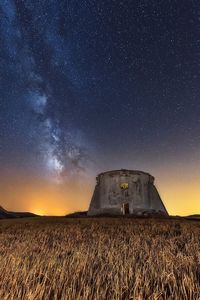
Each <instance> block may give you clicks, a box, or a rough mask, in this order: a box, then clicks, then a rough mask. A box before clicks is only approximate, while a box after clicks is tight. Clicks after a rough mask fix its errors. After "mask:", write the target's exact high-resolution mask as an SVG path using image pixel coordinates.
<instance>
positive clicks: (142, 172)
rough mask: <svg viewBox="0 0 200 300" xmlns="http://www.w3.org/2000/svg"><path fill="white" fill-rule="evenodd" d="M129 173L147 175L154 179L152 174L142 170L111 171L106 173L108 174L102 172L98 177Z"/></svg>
mask: <svg viewBox="0 0 200 300" xmlns="http://www.w3.org/2000/svg"><path fill="white" fill-rule="evenodd" d="M122 172H124V173H129V174H138V175H140V174H145V175H149V176H151V177H153V176H152V175H151V174H149V173H147V172H144V171H140V170H127V169H120V170H111V171H106V172H102V173H100V174H98V176H101V175H104V174H112V175H114V174H116V175H117V174H120V173H122Z"/></svg>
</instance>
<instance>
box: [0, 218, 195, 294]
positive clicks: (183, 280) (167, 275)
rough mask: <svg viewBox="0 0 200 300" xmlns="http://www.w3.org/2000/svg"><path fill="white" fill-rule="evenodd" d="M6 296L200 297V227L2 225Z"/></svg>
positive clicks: (65, 222)
mask: <svg viewBox="0 0 200 300" xmlns="http://www.w3.org/2000/svg"><path fill="white" fill-rule="evenodd" d="M0 299H1V300H4V299H5V300H18V299H20V300H23V299H29V300H33V299H34V300H35V299H37V300H53V299H55V300H58V299H63V300H71V299H73V300H79V299H83V300H87V299H90V300H94V299H98V300H104V299H120V300H125V299H134V300H137V299H138V300H139V299H140V300H141V299H145V300H146V299H177V300H184V299H200V222H193V221H181V220H180V221H178V220H157V219H156V220H153V219H146V220H145V219H64V218H41V219H40V218H37V219H29V220H28V219H23V220H10V221H8V220H4V221H0Z"/></svg>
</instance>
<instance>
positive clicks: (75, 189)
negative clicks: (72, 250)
mask: <svg viewBox="0 0 200 300" xmlns="http://www.w3.org/2000/svg"><path fill="white" fill-rule="evenodd" d="M121 168H128V169H139V170H143V171H147V172H149V173H151V174H152V175H154V176H155V178H156V181H155V183H156V186H157V188H158V190H159V192H160V194H161V197H162V199H163V202H164V203H165V205H166V207H167V209H168V211H169V213H171V214H182V215H184V214H192V213H200V171H199V170H200V2H199V0H160V1H157V0H151V1H149V0H135V1H131V0H121V1H120V0H110V1H105V0H98V1H97V0H59V1H58V0H57V1H56V0H43V1H41V0H36V1H31V0H1V2H0V204H1V205H2V206H4V207H5V208H7V209H10V210H18V211H19V210H29V211H33V212H36V213H40V214H59V215H62V214H65V213H68V212H72V211H77V210H85V209H87V207H88V204H89V201H90V198H91V194H92V191H93V188H94V185H95V177H96V174H97V173H99V172H102V171H105V170H110V169H121Z"/></svg>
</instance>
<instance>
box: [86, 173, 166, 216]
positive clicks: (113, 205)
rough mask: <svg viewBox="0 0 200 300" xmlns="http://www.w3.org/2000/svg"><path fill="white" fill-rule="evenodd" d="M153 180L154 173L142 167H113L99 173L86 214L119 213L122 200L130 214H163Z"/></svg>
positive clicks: (163, 210)
mask: <svg viewBox="0 0 200 300" xmlns="http://www.w3.org/2000/svg"><path fill="white" fill-rule="evenodd" d="M153 182H154V177H153V176H151V175H150V174H148V173H145V172H142V171H132V170H117V171H110V172H105V173H101V174H99V175H98V176H97V183H96V187H95V190H94V194H93V196H92V199H91V203H90V207H89V210H88V215H98V214H118V215H120V214H122V207H123V205H124V204H126V205H128V208H129V212H130V214H135V213H138V212H143V211H152V212H161V213H163V214H167V211H166V209H165V207H164V204H163V203H162V200H161V198H160V196H159V194H158V192H157V190H156V188H155V186H154V184H153Z"/></svg>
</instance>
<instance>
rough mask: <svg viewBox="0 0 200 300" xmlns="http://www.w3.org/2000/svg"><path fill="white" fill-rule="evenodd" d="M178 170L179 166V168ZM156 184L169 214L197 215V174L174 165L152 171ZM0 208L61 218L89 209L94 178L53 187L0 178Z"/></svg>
mask: <svg viewBox="0 0 200 300" xmlns="http://www.w3.org/2000/svg"><path fill="white" fill-rule="evenodd" d="M179 168H180V167H179ZM151 173H152V174H153V175H154V176H155V185H156V187H157V189H158V191H159V194H160V196H161V199H162V200H163V202H164V204H165V206H166V209H167V211H168V213H169V214H170V215H180V216H184V215H190V214H200V185H199V182H200V175H199V174H197V173H195V172H192V171H191V170H187V171H185V173H183V172H182V171H181V170H179V169H178V168H177V167H176V166H173V168H171V169H169V168H168V171H167V172H166V169H165V168H163V170H158V169H157V170H154V172H151ZM0 184H1V185H0V205H1V206H3V207H4V208H5V209H7V210H10V211H29V212H33V213H35V214H38V215H46V216H48V215H51V216H64V215H66V214H69V213H72V212H75V211H86V210H88V207H89V203H90V199H91V196H92V193H93V190H94V186H95V178H93V179H91V178H90V179H88V178H84V179H82V181H81V182H78V183H77V182H71V184H55V183H52V182H48V181H47V180H46V181H45V180H43V181H41V180H37V179H33V178H31V176H26V177H25V176H23V175H21V176H19V175H18V176H14V175H9V176H8V177H6V176H4V177H1V183H0Z"/></svg>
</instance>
